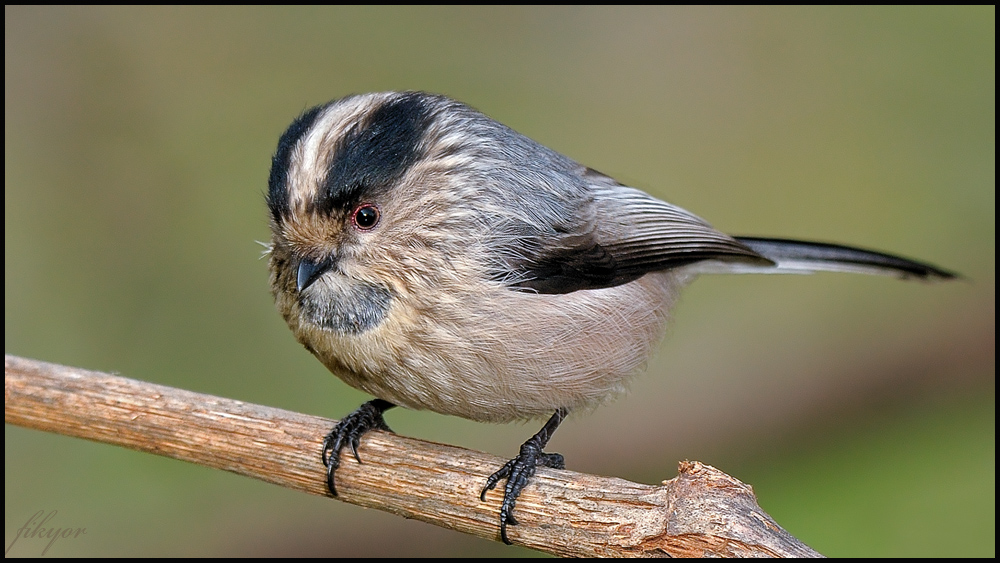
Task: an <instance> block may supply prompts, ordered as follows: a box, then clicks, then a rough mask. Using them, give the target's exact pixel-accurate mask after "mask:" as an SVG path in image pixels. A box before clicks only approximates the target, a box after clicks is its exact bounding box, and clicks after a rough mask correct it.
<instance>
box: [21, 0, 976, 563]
mask: <svg viewBox="0 0 1000 563" xmlns="http://www.w3.org/2000/svg"><path fill="white" fill-rule="evenodd" d="M4 15H5V18H4V25H5V58H4V60H5V66H4V69H5V80H4V86H5V87H4V93H5V105H4V110H5V111H4V115H5V128H4V135H5V147H6V148H5V153H4V164H5V166H4V180H5V190H4V236H5V242H4V252H5V254H4V298H5V308H4V328H5V332H4V335H5V336H4V350H5V352H6V353H9V354H17V355H22V356H27V357H32V358H38V359H42V360H46V361H51V362H58V363H63V364H68V365H73V366H80V367H85V368H90V369H97V370H106V371H112V372H117V373H120V374H122V375H125V376H128V377H133V378H137V379H144V380H148V381H152V382H157V383H162V384H167V385H173V386H177V387H183V388H187V389H192V390H196V391H202V392H207V393H213V394H218V395H222V396H226V397H232V398H237V399H241V400H246V401H253V402H259V403H264V404H268V405H273V406H277V407H282V408H285V409H291V410H296V411H302V412H307V413H312V414H318V415H324V416H329V417H334V418H337V417H340V416H342V415H344V414H346V413H347V412H349V411H350V410H352V409H354V408H355V407H356V406H357V405H359V404H360V403H361V402H362V401H364V400H367V399H368V397H367V396H365V395H363V394H362V393H359V392H357V391H354V390H352V389H350V388H348V387H347V386H346V385H344V384H343V383H341V382H340V381H339V380H337V379H336V378H334V377H332V376H330V375H329V374H328V373H327V372H326V370H325V369H324V368H323V367H322V366H321V365H320V364H319V362H317V361H316V360H315V359H313V358H312V356H311V355H310V354H308V353H307V352H306V351H305V350H304V349H302V347H301V346H299V345H298V344H297V343H296V342H295V341H294V340H293V338H292V336H291V334H290V332H289V331H288V330H287V328H286V327H285V326H284V323H283V321H282V320H281V318H280V317H279V316H278V314H277V313H276V312H275V310H274V307H273V304H272V302H271V297H270V294H269V292H268V289H267V269H266V264H265V262H264V261H263V260H260V259H259V257H260V255H261V247H260V246H258V245H257V243H256V242H255V241H265V240H267V239H268V236H269V234H268V227H267V222H266V212H265V206H264V202H263V192H264V190H265V188H266V178H267V173H268V168H269V159H270V156H271V154H272V151H273V150H274V147H275V145H276V142H277V138H278V136H279V135H280V134H281V132H282V131H283V130H284V128H285V127H286V126H287V125H288V123H289V122H290V121H291V119H292V118H293V117H295V116H296V115H298V113H299V112H300V111H302V110H303V109H305V108H307V107H310V106H312V105H315V104H318V103H322V102H325V101H328V100H330V99H333V98H337V97H340V96H343V95H346V94H350V93H358V92H368V91H377V90H389V89H419V90H427V91H432V92H440V93H445V94H448V95H450V96H452V97H455V98H457V99H460V100H463V101H465V102H466V103H469V104H470V105H472V106H474V107H476V108H478V109H480V110H482V111H483V112H485V113H486V114H488V115H490V116H492V117H494V118H495V119H497V120H499V121H501V122H503V123H506V124H507V125H510V126H511V127H513V128H514V129H516V130H518V131H520V132H522V133H524V134H526V135H528V136H530V137H532V138H534V139H536V140H538V141H540V142H541V143H543V144H545V145H548V146H550V147H552V148H554V149H556V150H558V151H560V152H562V153H564V154H567V155H569V156H570V157H572V158H574V159H576V160H578V161H580V162H582V163H585V164H587V165H589V166H591V167H593V168H596V169H598V170H600V171H602V172H605V173H607V174H610V175H612V176H615V177H616V178H618V179H619V180H621V181H623V182H626V183H630V184H632V185H635V186H637V187H640V188H643V189H645V190H647V191H649V192H651V193H653V194H655V195H657V196H659V197H662V198H665V199H668V200H669V201H672V202H674V203H677V204H679V205H682V206H684V207H686V208H688V209H690V210H692V211H693V212H695V213H697V214H699V215H701V216H702V217H705V218H706V219H707V220H709V221H710V222H712V223H713V224H714V225H715V226H716V227H718V228H720V229H722V230H725V231H727V232H731V233H736V234H756V235H768V236H785V237H801V238H807V239H816V240H825V241H838V242H842V243H847V244H856V245H861V246H865V247H873V248H878V249H883V250H888V251H892V252H896V253H899V254H902V255H905V256H911V257H915V258H919V259H923V260H927V261H929V262H932V263H935V264H938V265H940V266H942V267H945V268H949V269H953V270H955V271H958V272H961V273H962V274H963V275H964V276H965V277H966V280H964V281H960V282H955V283H947V284H921V283H902V282H898V281H896V280H892V279H888V278H872V277H866V276H851V275H833V274H823V275H815V276H712V277H708V276H706V277H703V278H702V279H700V280H698V281H697V282H695V283H694V284H693V285H692V286H691V287H690V288H689V289H688V290H687V292H686V293H685V294H684V297H683V299H682V300H681V302H680V303H679V305H678V307H677V309H676V315H675V319H674V322H673V323H672V325H671V330H670V335H669V336H670V338H668V340H667V341H666V342H665V343H664V345H663V346H662V347H661V348H660V350H659V352H658V354H657V355H656V357H654V359H653V360H652V361H651V362H650V365H649V369H648V370H647V373H644V374H642V375H641V376H639V377H637V378H636V379H635V381H634V383H633V385H632V392H631V394H630V395H629V396H627V397H624V398H622V399H620V400H618V401H616V402H614V403H612V404H610V405H607V406H605V407H602V408H600V409H598V410H596V411H595V412H594V413H590V414H589V415H588V416H577V417H574V418H572V419H571V420H570V421H569V422H568V423H567V424H565V425H564V426H563V428H562V429H560V431H559V433H558V434H557V435H556V436H555V438H554V439H553V441H552V443H551V445H550V449H551V451H558V452H560V453H562V454H564V455H565V456H566V458H567V460H568V465H569V467H570V468H571V469H574V470H578V471H585V472H592V473H600V474H605V475H615V476H619V477H623V478H627V479H631V480H637V481H643V482H649V483H656V482H659V481H660V480H663V479H668V478H671V477H673V476H674V475H675V474H676V463H677V461H678V460H682V459H697V460H700V461H703V462H705V463H709V464H712V465H714V466H716V467H719V468H720V469H722V470H724V471H726V472H728V473H730V474H732V475H734V476H736V477H738V478H740V479H742V480H744V481H745V482H747V483H750V484H752V485H753V486H754V488H755V490H756V492H757V494H758V497H759V499H760V503H761V505H762V507H763V508H764V509H765V510H766V511H768V512H769V513H770V514H771V515H772V516H774V517H775V519H776V520H777V521H778V522H779V523H780V524H781V525H783V526H784V527H785V528H787V529H788V530H789V531H790V532H791V533H793V534H794V535H796V536H798V537H799V538H800V539H802V540H803V541H805V542H806V543H807V544H809V545H810V546H812V547H813V548H815V549H817V550H819V551H820V552H822V553H824V554H826V555H831V556H867V555H874V556H949V555H960V556H961V555H966V556H987V557H992V556H993V555H995V531H994V527H995V520H996V510H995V506H996V504H995V467H996V465H995V457H994V454H995V396H996V395H995V379H994V369H995V350H996V344H995V333H996V331H995V326H996V325H995V311H996V309H995V295H996V294H995V230H996V215H995V202H996V197H995V180H996V177H995V176H996V174H995V172H996V168H995V154H996V153H995V150H996V126H995V118H996V111H995V110H996V106H995V94H996V88H995V52H996V51H995V37H996V36H995V8H994V7H992V6H989V7H974V8H844V9H842V8H735V9H734V8H630V9H624V8H622V9H611V8H585V9H573V8H515V9H506V8H503V9H502V8H464V9H463V8H357V9H355V8H303V9H266V8H244V9H230V8H136V9H122V8H24V7H6V8H5V10H4ZM387 418H388V422H389V424H390V425H391V426H392V427H393V428H394V429H396V430H397V431H398V432H400V433H402V434H406V435H411V436H416V437H422V438H427V439H432V440H436V441H441V442H448V443H455V444H459V445H463V446H467V447H471V448H476V449H480V450H485V451H489V452H492V453H495V454H498V455H503V456H510V455H513V454H514V453H516V451H517V448H518V446H519V445H520V443H521V442H522V441H524V440H525V439H526V438H527V437H528V436H529V435H530V434H532V433H533V432H535V431H536V430H537V428H538V427H539V426H540V423H536V422H532V423H530V424H527V425H517V424H515V425H509V426H492V425H483V424H475V423H471V422H467V421H463V420H459V419H455V418H450V417H443V416H440V415H435V414H433V413H414V412H396V411H394V412H392V413H390V414H389V416H388V417H387ZM4 437H5V446H4V482H5V496H4V522H5V527H4V534H5V541H6V543H7V545H10V544H11V542H12V541H13V539H14V537H15V534H16V530H17V528H19V527H20V526H21V525H22V524H23V523H24V522H25V521H26V520H28V519H29V518H30V517H31V515H32V514H34V513H35V512H37V511H39V510H46V511H48V510H53V509H54V510H58V511H59V512H58V516H57V521H58V525H60V526H64V527H84V528H86V529H87V534H86V536H82V537H80V538H77V539H73V540H61V541H59V542H57V543H56V544H55V546H54V547H53V548H52V549H50V550H49V551H48V553H47V554H48V555H65V556H85V555H88V556H133V555H138V556H188V555H214V556H245V555H336V556H350V555H362V556H363V555H454V556H459V555H522V554H524V555H529V554H531V553H532V552H528V551H526V550H522V549H519V548H508V547H505V546H502V545H499V544H497V543H491V542H488V541H484V540H479V539H476V538H469V537H466V536H463V535H461V534H458V533H453V532H449V531H444V530H440V529H437V528H434V527H432V526H429V525H426V524H423V523H420V522H414V521H406V520H403V519H402V518H399V517H396V516H391V515H388V514H384V513H380V512H377V511H372V510H364V509H361V508H358V507H355V506H350V505H346V504H344V503H340V502H336V501H331V500H328V499H324V498H319V497H310V496H307V495H303V494H300V493H296V492H290V491H287V490H283V489H280V488H277V487H274V486H271V485H267V484H263V483H258V482H256V481H252V480H250V479H246V478H243V477H239V476H236V475H231V474H227V473H222V472H218V471H212V470H208V469H204V468H201V467H196V466H193V465H190V464H186V463H182V462H178V461H173V460H169V459H164V458H159V457H156V456H152V455H147V454H140V453H137V452H132V451H128V450H124V449H120V448H116V447H111V446H106V445H101V444H95V443H90V442H85V441H82V440H75V439H69V438H64V437H60V436H55V435H49V434H44V433H40V432H35V431H28V430H24V429H21V428H14V427H10V426H6V427H5V432H4ZM317 455H318V454H317ZM317 459H318V458H317ZM317 463H318V461H317ZM42 549H43V546H42V545H41V543H40V542H39V541H37V540H35V541H34V542H31V541H27V540H20V541H19V542H18V543H16V544H15V545H14V548H13V549H12V550H11V551H10V553H9V554H10V555H24V556H32V555H40V553H41V551H42Z"/></svg>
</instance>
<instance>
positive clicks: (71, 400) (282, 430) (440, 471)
mask: <svg viewBox="0 0 1000 563" xmlns="http://www.w3.org/2000/svg"><path fill="white" fill-rule="evenodd" d="M4 417H5V420H6V422H7V423H8V424H15V425H18V426H24V427H26V428H34V429H38V430H44V431H47V432H55V433H58V434H65V435H68V436H76V437H79V438H86V439H88V440H95V441H98V442H106V443H109V444H116V445H119V446H124V447H127V448H132V449H136V450H140V451H145V452H150V453H155V454H159V455H163V456H167V457H172V458H176V459H182V460H185V461H190V462H193V463H197V464H200V465H205V466H208V467H214V468H218V469H224V470H226V471H232V472H234V473H239V474H241V475H246V476H248V477H254V478H257V479H261V480H263V481H267V482H270V483H274V484H276V485H280V486H283V487H287V488H290V489H296V490H300V491H304V492H307V493H310V494H314V495H327V496H328V495H329V493H328V492H327V490H326V485H325V472H324V468H323V466H322V464H321V463H320V454H319V452H320V444H321V442H322V439H323V436H324V435H325V434H326V432H328V431H329V429H330V428H331V427H332V425H333V423H334V421H332V420H328V419H325V418H319V417H314V416H308V415H303V414H298V413H293V412H289V411H284V410H281V409H275V408H271V407H265V406H261V405H254V404H249V403H244V402H241V401H235V400H232V399H225V398H220V397H214V396H211V395H203V394H199V393H193V392H191V391H185V390H182V389H175V388H172V387H165V386H162V385H155V384H152V383H146V382H143V381H136V380H132V379H126V378H124V377H118V376H114V375H110V374H106V373H100V372H95V371H88V370H84V369H79V368H72V367H66V366H60V365H56V364H50V363H45V362H40V361H36V360H29V359H25V358H20V357H17V356H10V355H5V356H4ZM359 453H360V455H361V457H362V459H363V460H364V464H363V465H359V464H358V463H357V462H356V461H355V460H354V458H353V457H352V456H351V455H350V454H346V455H344V456H343V464H342V465H341V468H340V469H339V470H338V473H337V489H338V492H339V493H340V496H339V497H338V498H340V499H341V500H344V501H346V502H349V503H353V504H358V505H361V506H367V507H371V508H378V509H380V510H385V511H388V512H392V513H394V514H399V515H401V516H404V517H407V518H416V519H419V520H423V521H425V522H430V523H432V524H436V525H438V526H442V527H445V528H449V529H452V530H458V531H460V532H465V533H468V534H473V535H476V536H480V537H483V538H488V539H493V540H498V539H499V531H498V525H497V518H498V516H497V514H498V507H499V502H500V493H498V492H497V491H493V492H491V493H490V494H489V495H487V501H486V502H480V500H479V490H480V489H481V488H482V486H483V483H484V482H485V480H486V478H487V476H489V475H490V474H491V473H492V472H493V471H495V470H496V468H497V467H499V466H500V465H501V464H503V463H504V462H505V460H502V459H500V458H498V457H495V456H492V455H488V454H484V453H480V452H475V451H471V450H465V449H461V448H455V447H451V446H446V445H442V444H435V443H432V442H425V441H420V440H414V439H411V438H405V437H403V436H398V435H395V434H392V433H387V432H372V433H370V434H366V435H365V437H364V439H362V445H361V448H360V451H359ZM516 510H517V519H518V522H519V525H518V526H511V527H509V528H508V533H509V535H510V538H511V540H512V541H514V542H515V543H518V544H521V545H524V546H527V547H530V548H533V549H537V550H540V551H544V552H547V553H551V554H555V555H563V556H658V555H660V556H662V555H668V556H726V557H748V556H796V557H808V556H819V554H818V553H816V552H815V551H813V550H812V549H810V548H809V547H807V546H806V545H805V544H803V543H802V542H800V541H798V540H797V539H795V538H794V537H792V535H791V534H789V533H788V532H786V531H785V530H783V529H782V528H781V527H780V526H778V525H777V524H776V523H775V522H774V520H772V519H771V517H770V516H768V515H767V514H765V513H764V512H763V511H762V510H761V509H760V507H759V506H758V505H757V501H756V498H755V497H754V495H753V491H752V490H751V488H750V486H748V485H745V484H743V483H741V482H739V481H737V480H736V479H734V478H732V477H730V476H728V475H726V474H725V473H722V472H721V471H719V470H717V469H715V468H713V467H710V466H707V465H703V464H701V463H699V462H682V463H681V464H680V473H679V475H678V476H677V477H675V478H673V479H671V480H669V481H664V482H663V483H662V484H661V485H658V486H654V485H643V484H638V483H630V482H628V481H624V480H622V479H616V478H612V477H600V476H595V475H586V474H581V473H575V472H572V471H563V470H554V469H545V468H539V470H538V473H537V474H536V476H535V478H534V479H533V481H532V483H531V485H529V486H528V488H527V489H525V490H524V493H523V494H522V495H521V497H520V498H519V499H518V503H517V509H516Z"/></svg>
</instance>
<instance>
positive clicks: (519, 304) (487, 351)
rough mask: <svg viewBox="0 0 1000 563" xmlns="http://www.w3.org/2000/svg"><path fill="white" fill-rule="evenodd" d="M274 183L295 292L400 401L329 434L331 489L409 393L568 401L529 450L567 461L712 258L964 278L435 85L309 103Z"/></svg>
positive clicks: (307, 326)
mask: <svg viewBox="0 0 1000 563" xmlns="http://www.w3.org/2000/svg"><path fill="white" fill-rule="evenodd" d="M267 202H268V206H269V210H270V215H271V229H272V232H273V239H272V252H271V256H270V267H271V289H272V291H273V293H274V297H275V301H276V303H277V307H278V310H279V311H281V313H282V315H283V316H284V318H285V320H286V321H287V322H288V325H289V326H290V327H291V329H292V332H293V333H294V334H295V336H296V338H297V339H298V340H299V342H301V343H302V344H303V345H304V346H305V347H306V348H307V349H309V351H311V352H312V353H313V354H314V355H316V357H317V358H319V360H320V361H321V362H323V364H324V365H326V367H327V368H329V369H330V371H332V372H333V373H334V374H335V375H337V376H338V377H340V378H341V379H343V380H344V381H345V382H347V383H348V384H349V385H351V386H353V387H356V388H358V389H361V390H363V391H365V392H367V393H370V394H372V395H374V396H375V397H378V398H379V399H381V400H382V401H381V402H373V403H374V406H372V405H373V403H370V404H369V405H366V406H368V407H370V408H369V410H367V411H365V414H364V417H362V418H363V419H364V420H375V421H376V422H375V423H364V424H359V425H357V428H360V430H357V431H354V430H351V431H347V430H344V427H341V426H338V429H339V430H338V429H335V430H334V432H333V433H331V436H330V437H329V438H328V444H327V449H328V450H332V458H331V459H330V460H328V461H329V463H332V464H333V465H332V466H331V467H330V469H329V480H330V487H331V490H334V487H333V471H334V470H335V469H336V463H337V461H336V459H337V458H336V453H337V451H339V449H340V447H342V445H343V444H344V443H345V440H354V441H356V440H357V438H358V437H359V436H360V435H361V434H362V433H363V432H364V431H365V430H366V429H367V428H368V427H371V426H372V425H374V426H375V427H384V422H380V421H381V412H382V411H384V410H385V409H386V408H389V407H391V406H392V405H402V406H406V407H409V408H414V409H429V410H433V411H435V412H439V413H443V414H451V415H456V416H461V417H464V418H469V419H473V420H479V421H488V422H506V421H511V420H516V419H523V418H531V417H538V416H547V415H549V414H551V413H553V412H557V415H556V416H554V417H553V419H552V420H551V421H550V423H549V424H548V425H547V426H546V428H548V430H547V431H546V434H545V436H544V437H542V438H539V436H536V437H535V439H537V440H536V442H538V443H537V444H536V445H537V446H538V447H537V450H538V452H539V454H538V455H536V456H535V458H538V459H535V458H532V459H531V460H529V462H527V463H529V464H530V465H531V471H533V468H534V463H536V462H537V463H545V464H553V463H557V462H556V461H552V459H549V458H544V459H542V457H539V456H547V455H549V454H541V453H540V452H541V447H543V446H544V443H545V441H547V439H548V435H550V434H551V432H552V431H554V429H555V427H556V426H557V425H558V423H559V421H561V419H562V417H561V415H560V414H559V413H565V412H566V411H567V410H569V411H571V410H574V409H578V408H580V407H585V406H588V405H594V404H598V403H600V402H602V401H604V400H606V399H607V398H609V397H612V396H614V395H615V394H617V393H618V392H620V391H621V390H622V389H623V385H624V383H625V382H626V380H627V379H628V378H629V377H630V376H631V375H632V374H634V373H635V372H636V371H637V370H638V369H639V368H640V366H642V365H643V363H644V362H645V361H646V359H647V358H648V357H649V355H650V353H651V351H652V349H653V347H654V346H655V345H656V344H657V343H658V342H659V340H660V338H661V337H662V333H663V327H664V325H665V323H666V320H667V315H668V310H669V307H670V305H671V304H672V302H673V300H674V297H675V296H676V294H677V292H678V290H679V289H680V288H681V287H682V286H683V285H684V284H685V283H687V282H688V281H690V279H692V277H693V276H694V274H696V273H703V272H719V271H722V272H802V271H815V270H834V271H855V272H864V273H877V274H888V275H897V276H900V277H918V278H947V277H951V274H949V273H947V272H944V271H942V270H938V269H936V268H933V267H931V266H927V265H924V264H920V263H917V262H913V261H910V260H906V259H902V258H898V257H894V256H889V255H885V254H881V253H877V252H871V251H864V250H859V249H852V248H847V247H841V246H836V245H827V244H820V243H808V242H801V241H783V240H775V239H757V238H742V239H741V238H734V237H731V236H729V235H726V234H724V233H721V232H719V231H717V230H715V229H714V228H712V227H711V226H710V225H709V224H708V223H706V222H705V221H703V220H702V219H700V218H698V217H696V216H695V215H693V214H691V213H689V212H687V211H685V210H683V209H681V208H679V207H677V206H674V205H671V204H669V203H666V202H664V201H660V200H658V199H656V198H653V197H651V196H649V195H647V194H645V193H643V192H641V191H639V190H636V189H633V188H630V187H627V186H623V185H621V184H619V183H618V182H616V181H615V180H613V179H611V178H609V177H607V176H605V175H603V174H600V173H599V172H596V171H594V170H591V169H589V168H586V167H584V166H582V165H580V164H577V163H576V162H574V161H572V160H570V159H569V158H567V157H565V156H563V155H561V154H559V153H556V152H554V151H552V150H550V149H548V148H546V147H544V146H542V145H540V144H538V143H536V142H534V141H532V140H531V139H528V138H527V137H524V136H523V135H520V134H518V133H517V132H515V131H513V130H511V129H509V128H507V127H505V126H503V125H501V124H500V123H497V122H496V121H493V120H492V119H490V118H488V117H486V116H485V115H483V114H481V113H479V112H478V111H476V110H473V109H472V108H470V107H468V106H466V105H464V104H461V103H459V102H456V101H454V100H450V99H448V98H445V97H443V96H435V95H429V94H424V93H417V92H403V93H391V92H390V93H380V94H367V95H360V96H351V97H347V98H344V99H341V100H337V101H334V102H331V103H329V104H326V105H323V106H319V107H316V108H313V109H311V110H309V111H307V112H305V113H303V114H302V115H301V116H300V117H299V118H298V119H296V120H295V121H294V122H293V123H292V125H291V126H290V127H289V128H288V130H287V131H286V132H285V133H284V135H282V137H281V139H280V141H279V143H278V149H277V151H276V153H275V156H274V160H273V165H272V169H271V175H270V180H269V189H268V195H267ZM386 401H388V403H386ZM389 403H391V404H389ZM387 405H388V406H387ZM379 424H381V426H379ZM345 432H346V434H345ZM540 434H541V433H540ZM345 436H346V437H345ZM529 442H530V441H529ZM331 444H332V446H331ZM558 463H560V464H561V458H560V459H559V461H558ZM499 473H500V472H498V474H499ZM504 475H506V474H504ZM495 477H496V476H495ZM528 477H530V475H528ZM491 481H492V482H495V479H491ZM526 481H527V477H525V478H524V482H526ZM521 486H522V487H523V484H522V485H521ZM519 490H520V489H517V491H515V492H514V493H513V497H512V498H509V499H505V503H504V507H505V508H504V509H505V510H506V513H505V515H504V516H502V525H505V524H506V523H507V522H508V521H510V520H509V519H508V518H507V517H508V516H509V514H510V510H512V509H513V499H514V498H516V496H517V492H518V491H519ZM507 495H508V496H510V495H511V493H510V492H509V491H508V493H507ZM503 537H504V539H505V540H506V532H505V529H504V530H503Z"/></svg>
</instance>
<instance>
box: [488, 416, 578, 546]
mask: <svg viewBox="0 0 1000 563" xmlns="http://www.w3.org/2000/svg"><path fill="white" fill-rule="evenodd" d="M565 417H566V409H559V410H557V411H556V413H555V414H554V415H552V418H550V419H549V421H548V422H546V423H545V426H543V427H542V429H541V430H539V431H538V433H537V434H535V435H534V436H532V437H531V438H528V441H527V442H525V443H524V444H523V445H521V451H520V453H518V454H517V457H515V458H514V459H512V460H510V461H508V462H507V463H505V464H504V466H503V467H501V468H500V470H499V471H497V472H496V473H494V474H493V475H490V476H489V478H488V479H486V486H485V487H483V491H482V492H481V493H480V494H479V499H480V500H484V501H485V500H486V493H487V492H488V491H490V490H492V489H493V488H495V487H496V486H497V483H499V482H500V480H501V479H507V486H506V487H504V493H503V502H502V503H500V539H502V540H503V543H505V544H507V545H511V542H510V540H509V539H507V524H510V525H511V526H517V520H516V519H515V518H514V505H515V504H516V503H517V497H518V496H520V495H521V491H523V490H524V487H526V486H527V485H528V481H529V480H530V479H531V477H532V476H533V475H534V474H535V469H537V468H538V466H539V465H541V466H543V467H551V468H553V469H565V468H566V462H565V460H564V459H563V456H561V455H559V454H548V453H545V452H543V451H542V449H543V448H545V444H547V443H548V442H549V438H551V437H552V433H553V432H555V430H556V428H558V427H559V423H561V422H562V420H563V418H565Z"/></svg>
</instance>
